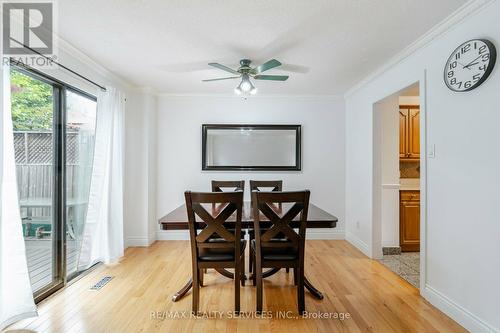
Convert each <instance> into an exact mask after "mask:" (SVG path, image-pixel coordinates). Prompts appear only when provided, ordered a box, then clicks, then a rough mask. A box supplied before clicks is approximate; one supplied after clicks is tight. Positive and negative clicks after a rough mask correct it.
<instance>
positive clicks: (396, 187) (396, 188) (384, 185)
mask: <svg viewBox="0 0 500 333" xmlns="http://www.w3.org/2000/svg"><path fill="white" fill-rule="evenodd" d="M382 188H386V189H393V190H399V189H400V188H401V185H400V184H382Z"/></svg>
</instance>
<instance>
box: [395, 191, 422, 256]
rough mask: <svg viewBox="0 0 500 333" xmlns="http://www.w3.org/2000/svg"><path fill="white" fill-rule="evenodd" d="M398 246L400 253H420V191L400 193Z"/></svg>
mask: <svg viewBox="0 0 500 333" xmlns="http://www.w3.org/2000/svg"><path fill="white" fill-rule="evenodd" d="M399 193H400V195H399V197H400V202H399V245H400V247H401V251H403V252H412V251H420V191H400V192H399Z"/></svg>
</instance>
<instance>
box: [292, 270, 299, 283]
mask: <svg viewBox="0 0 500 333" xmlns="http://www.w3.org/2000/svg"><path fill="white" fill-rule="evenodd" d="M292 269H293V284H294V285H297V283H298V279H297V268H292Z"/></svg>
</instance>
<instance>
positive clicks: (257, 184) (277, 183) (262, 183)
mask: <svg viewBox="0 0 500 333" xmlns="http://www.w3.org/2000/svg"><path fill="white" fill-rule="evenodd" d="M263 187H266V188H272V190H271V191H273V192H277V191H279V192H281V191H283V181H282V180H251V181H250V192H253V191H260V189H261V188H263Z"/></svg>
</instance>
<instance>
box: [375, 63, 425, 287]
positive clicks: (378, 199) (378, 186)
mask: <svg viewBox="0 0 500 333" xmlns="http://www.w3.org/2000/svg"><path fill="white" fill-rule="evenodd" d="M417 82H418V83H419V99H420V288H419V290H420V294H422V292H423V290H424V288H425V285H426V282H427V274H426V271H427V188H428V182H427V163H428V160H427V159H428V154H427V127H428V126H429V124H428V117H427V116H428V113H427V70H423V72H421V74H420V76H419V77H417V78H415V80H413V81H410V82H409V83H407V84H404V85H402V86H399V87H398V88H396V89H393V90H392V92H391V93H388V94H385V96H383V97H382V98H380V99H379V100H378V101H381V100H383V99H385V98H387V97H389V96H392V95H394V94H397V93H398V92H400V91H401V90H403V89H405V88H407V87H408V86H410V85H412V84H414V83H417ZM378 101H374V103H373V106H372V107H373V109H372V115H373V122H372V126H373V127H372V131H373V150H372V170H373V177H372V225H371V229H372V230H371V237H372V244H371V245H372V247H371V249H370V252H371V257H372V258H373V259H378V258H381V256H382V221H381V210H382V179H381V178H382V177H381V165H380V162H381V158H380V154H377V153H378V152H380V149H381V147H380V141H379V136H380V132H381V131H380V119H379V118H380V115H378V113H377V111H376V106H375V104H376V103H377V102H378ZM398 207H399V205H398ZM398 223H399V221H398Z"/></svg>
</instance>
